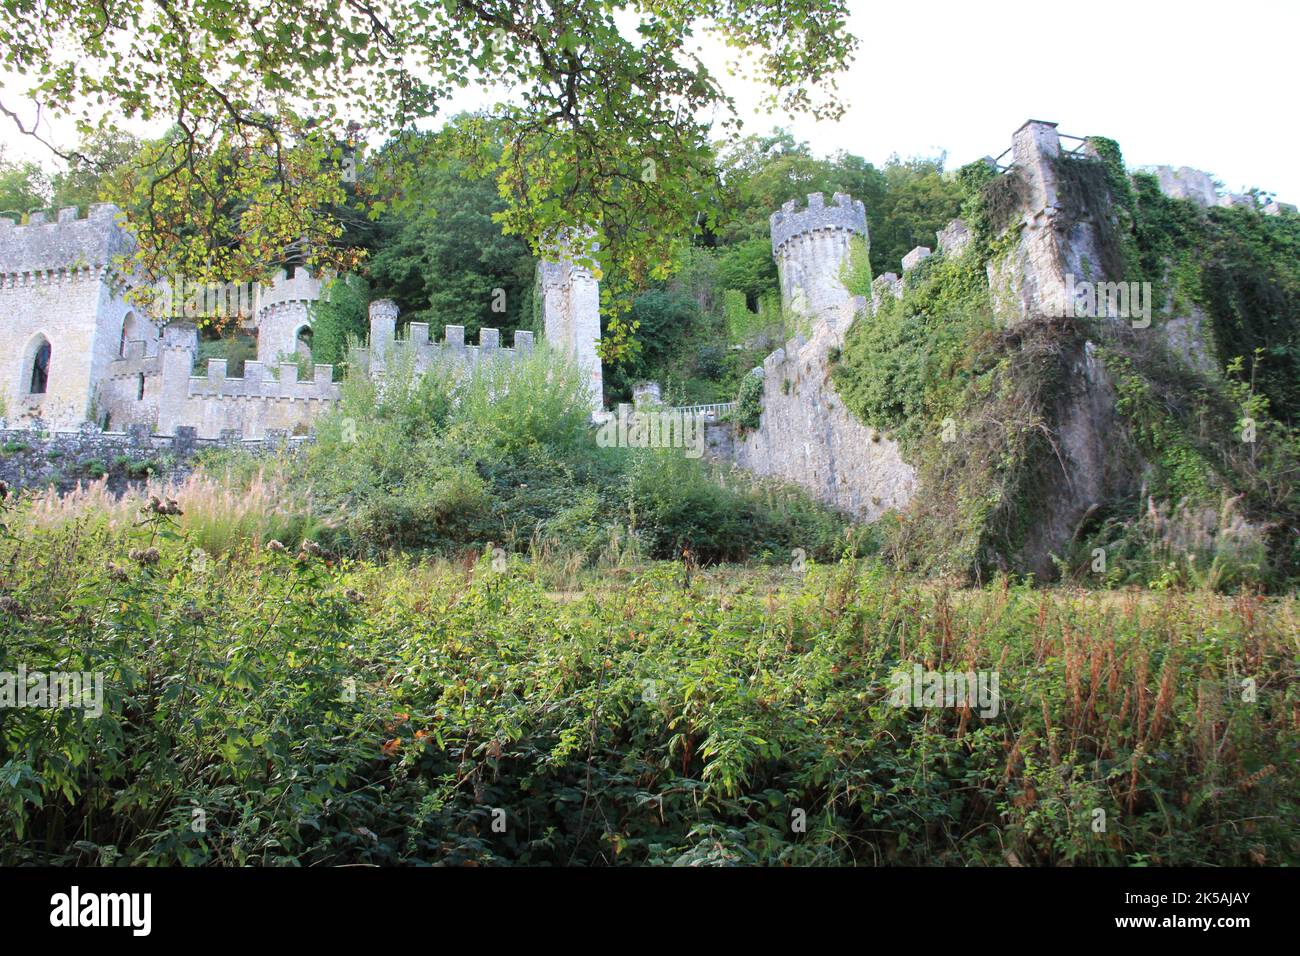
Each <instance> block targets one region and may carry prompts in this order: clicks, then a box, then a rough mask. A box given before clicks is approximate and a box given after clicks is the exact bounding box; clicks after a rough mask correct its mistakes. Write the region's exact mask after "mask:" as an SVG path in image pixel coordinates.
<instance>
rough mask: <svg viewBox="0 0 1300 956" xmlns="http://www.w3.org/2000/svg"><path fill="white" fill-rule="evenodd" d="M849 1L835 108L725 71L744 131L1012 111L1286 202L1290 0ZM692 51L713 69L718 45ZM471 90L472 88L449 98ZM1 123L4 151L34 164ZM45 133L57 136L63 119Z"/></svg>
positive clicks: (916, 147)
mask: <svg viewBox="0 0 1300 956" xmlns="http://www.w3.org/2000/svg"><path fill="white" fill-rule="evenodd" d="M850 5H851V8H852V10H853V13H852V17H851V19H850V23H849V28H850V30H851V31H852V32H853V33H854V34H855V35H857V36H858V37H859V38H860V40H861V49H860V50H859V52H858V57H857V61H856V63H855V65H854V66H853V67H852V69H851V70H850V71H849V72H848V74H847V75H846V76H844V77H841V79H840V90H841V95H842V97H843V99H844V101H845V102H846V103H847V104H848V112H847V113H846V114H845V116H844V117H843V119H841V120H840V121H838V122H836V123H817V122H814V121H812V120H811V119H809V118H806V117H793V118H792V117H784V116H767V115H764V114H761V113H760V112H759V111H758V110H757V109H756V104H757V102H758V98H759V92H758V91H757V90H755V89H753V88H752V87H749V86H748V85H746V84H744V83H741V82H733V83H732V85H731V86H730V87H728V88H729V89H730V90H731V92H732V94H733V95H734V96H735V97H736V98H737V100H738V102H739V104H740V107H741V115H742V116H743V117H745V118H746V122H747V128H748V129H750V130H752V131H755V132H763V131H766V130H768V129H770V128H771V127H772V126H773V125H775V124H778V123H779V124H782V125H789V126H791V127H792V128H793V129H794V131H795V133H796V135H797V136H798V137H799V138H801V139H806V140H808V141H809V142H810V143H811V144H812V145H813V148H814V149H815V150H816V151H817V152H819V153H831V152H834V151H836V150H840V149H843V150H847V151H849V152H853V153H857V154H859V155H861V156H865V157H866V158H867V159H869V160H871V161H872V162H875V163H882V162H884V161H885V160H886V159H887V158H888V157H889V155H890V154H892V153H898V154H900V155H902V156H905V157H906V156H914V155H934V154H936V153H938V152H939V151H941V150H943V151H946V152H947V154H948V159H949V166H950V167H955V166H959V165H961V164H963V163H966V162H969V161H970V160H972V159H977V158H978V157H980V156H984V155H990V154H991V155H997V154H998V153H1001V152H1002V151H1003V150H1004V149H1006V148H1007V146H1009V145H1010V143H1011V134H1012V132H1013V131H1014V130H1015V129H1016V128H1017V127H1018V126H1019V125H1020V124H1021V123H1022V122H1024V121H1025V120H1026V119H1030V118H1034V119H1044V120H1053V121H1055V122H1057V123H1059V124H1060V129H1061V131H1062V132H1065V133H1072V134H1075V135H1080V136H1083V135H1089V134H1099V135H1105V136H1110V137H1111V138H1112V139H1115V140H1117V141H1118V142H1119V144H1120V146H1121V148H1122V149H1123V151H1124V157H1125V160H1126V161H1127V162H1128V164H1129V165H1130V166H1145V165H1154V164H1160V163H1169V164H1172V165H1176V166H1192V167H1195V168H1199V169H1204V170H1207V171H1209V172H1210V173H1212V174H1213V175H1214V176H1216V177H1217V178H1218V179H1220V180H1221V181H1222V182H1223V183H1224V184H1225V186H1226V187H1227V188H1228V189H1230V190H1232V191H1240V190H1243V189H1245V188H1248V187H1250V186H1259V187H1260V188H1262V189H1266V190H1270V191H1273V192H1275V193H1277V195H1278V197H1279V198H1280V199H1282V200H1283V201H1290V202H1300V162H1297V157H1300V125H1297V123H1296V121H1295V119H1294V109H1293V108H1292V107H1293V103H1294V98H1295V93H1296V91H1297V87H1298V86H1300V84H1297V81H1296V78H1295V70H1296V57H1297V54H1296V53H1295V52H1294V46H1295V42H1296V40H1297V37H1298V36H1300V2H1297V0H1233V2H1230V3H1224V2H1216V3H1209V2H1204V0H1183V2H1171V0H1090V2H1085V3H1078V4H1069V5H1065V4H1055V3H1051V2H1041V0H1039V2H1034V0H1000V2H998V3H991V4H984V3H973V2H971V0H927V2H925V3H909V2H906V0H903V2H899V0H894V2H891V3H882V2H876V0H850ZM707 49H708V51H709V52H708V54H707V55H706V60H707V61H709V62H710V65H712V66H714V67H719V68H720V67H721V66H722V57H721V55H720V54H719V53H717V49H718V48H717V47H716V46H714V45H712V44H710V45H709V46H708V48H707ZM10 92H11V94H12V90H10ZM9 99H12V96H11V97H9ZM483 101H484V94H483V92H482V91H476V92H469V93H467V94H466V96H465V97H464V98H463V101H462V100H461V98H458V102H457V103H455V104H449V105H451V106H454V107H457V108H467V107H472V106H476V105H482V103H483ZM3 123H4V124H5V125H0V143H3V144H4V145H5V146H6V147H7V149H6V152H7V153H8V154H9V155H10V156H11V157H14V156H27V157H33V158H39V159H42V160H43V161H46V162H48V155H47V154H44V153H43V151H42V150H41V148H40V147H39V146H38V145H36V144H33V143H31V142H30V141H24V138H23V137H21V136H20V135H18V134H17V133H16V132H15V131H14V130H13V127H12V125H11V124H9V121H8V120H7V118H6V119H4V120H3ZM54 133H55V136H56V138H58V139H60V140H62V141H64V142H66V139H67V136H66V128H64V129H61V128H56V129H55V130H54ZM60 134H62V135H60Z"/></svg>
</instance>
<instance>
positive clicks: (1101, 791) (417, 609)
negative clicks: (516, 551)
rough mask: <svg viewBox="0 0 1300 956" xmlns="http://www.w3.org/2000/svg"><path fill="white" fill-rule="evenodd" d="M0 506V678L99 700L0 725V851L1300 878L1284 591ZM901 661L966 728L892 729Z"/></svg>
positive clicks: (209, 859) (1299, 732)
mask: <svg viewBox="0 0 1300 956" xmlns="http://www.w3.org/2000/svg"><path fill="white" fill-rule="evenodd" d="M162 510H163V511H165V510H166V507H165V505H164V506H163V508H162ZM21 517H22V516H21V515H15V514H13V513H12V512H10V513H9V515H8V525H9V533H8V535H7V537H6V539H5V540H4V541H3V542H0V557H2V558H3V565H2V566H3V572H2V574H3V579H2V580H0V591H2V592H3V593H2V596H0V672H14V671H16V670H17V669H18V667H19V666H20V665H21V666H23V667H25V668H26V671H27V672H28V673H31V672H35V671H42V672H51V671H58V672H89V673H97V674H100V675H102V679H103V714H102V716H99V717H97V718H92V717H89V716H88V715H87V714H86V713H84V712H83V711H81V710H78V709H73V708H65V709H50V708H36V707H23V706H16V707H9V708H5V709H3V710H0V862H3V863H8V864H13V863H23V862H41V863H83V864H94V863H117V864H150V863H184V864H265V865H304V866H308V865H322V864H340V863H377V864H392V863H409V864H420V863H443V864H508V863H521V864H567V863H579V864H595V865H608V864H654V865H668V864H726V863H762V864H782V865H783V864H810V863H820V864H854V863H856V864H924V865H961V864H995V865H1003V864H1011V865H1022V864H1023V865H1038V864H1058V865H1066V864H1074V865H1083V864H1107V865H1111V864H1113V865H1124V864H1151V865H1165V864H1246V865H1250V864H1256V865H1259V864H1263V865H1273V864H1279V863H1286V862H1291V863H1294V862H1296V861H1297V860H1300V815H1298V814H1297V809H1298V808H1297V802H1298V801H1297V779H1298V778H1297V771H1298V767H1297V744H1300V680H1298V675H1297V664H1296V662H1297V658H1298V657H1300V654H1298V653H1297V652H1298V651H1300V647H1298V643H1300V638H1298V637H1297V635H1298V634H1300V627H1298V623H1300V600H1297V599H1296V598H1295V597H1282V598H1274V597H1268V598H1266V597H1260V596H1256V595H1253V594H1251V593H1242V594H1239V595H1235V596H1223V595H1217V594H1212V593H1200V592H1185V591H1179V590H1176V589H1171V590H1168V591H1164V592H1159V593H1152V592H1141V591H1133V592H1082V591H1073V590H1066V589H1030V588H1026V587H1022V586H1018V585H1011V584H1009V583H1007V582H1005V581H999V582H995V583H994V584H992V585H991V586H989V587H987V588H984V589H981V590H962V589H950V588H946V587H944V586H942V585H940V584H936V583H935V582H933V581H924V580H920V579H916V578H911V577H907V576H903V575H900V574H897V573H895V572H892V571H889V570H886V569H885V568H884V567H883V566H881V565H879V564H877V563H875V562H874V561H869V560H854V561H844V562H841V563H838V564H828V565H824V566H818V565H816V564H813V563H809V565H808V566H807V567H806V568H805V569H803V570H802V571H796V570H793V569H790V568H786V567H771V566H722V567H719V568H714V569H706V570H702V571H701V570H697V569H692V568H688V567H685V566H683V565H682V564H674V563H669V562H636V563H632V564H629V565H627V566H612V567H606V568H603V569H596V570H580V569H579V568H578V567H577V566H576V565H574V564H569V565H565V564H563V563H561V562H557V561H542V562H530V561H526V560H524V559H522V558H520V557H519V556H511V557H509V558H505V557H504V556H503V555H502V554H500V553H498V554H496V555H493V554H492V553H491V552H488V553H487V554H485V555H483V556H482V557H479V556H478V555H477V554H469V555H467V556H466V557H465V558H464V559H463V560H461V561H454V560H431V559H430V560H423V561H417V560H414V559H407V558H400V557H394V558H392V559H390V560H386V561H374V562H368V563H357V562H351V561H346V560H335V559H333V558H332V557H330V556H329V555H327V554H323V553H312V552H313V551H316V550H317V549H315V548H314V547H313V548H309V549H308V550H307V551H299V550H298V549H297V547H295V546H290V547H288V548H283V547H282V546H280V545H278V543H274V542H270V541H257V540H255V539H250V540H248V541H246V542H245V543H242V544H241V543H238V542H227V544H228V547H227V548H226V549H225V550H222V551H218V552H217V553H210V552H209V551H207V550H203V549H200V548H197V547H195V544H194V540H193V538H192V537H191V532H190V531H181V530H180V528H179V525H178V523H177V519H176V518H175V517H173V516H171V515H167V514H162V513H158V511H157V510H155V511H152V512H147V513H145V514H143V515H142V516H139V520H137V521H119V522H116V523H110V522H106V521H103V520H97V521H91V520H71V521H67V522H54V523H47V524H44V525H42V524H39V523H32V522H30V521H27V522H24V521H23V520H20V519H21ZM914 665H920V666H921V668H922V669H923V670H924V671H926V672H931V671H933V672H940V673H953V672H963V673H964V672H970V671H973V672H977V673H979V674H984V675H988V674H995V675H996V676H997V680H998V706H997V707H996V715H988V712H987V710H981V709H980V708H979V707H978V706H971V705H970V703H971V702H970V701H966V702H962V701H956V702H954V705H952V706H946V705H944V702H943V701H942V700H940V701H937V702H936V701H933V700H930V701H925V700H919V699H918V700H916V701H912V702H910V703H904V704H903V705H902V706H899V705H898V704H899V701H897V700H896V699H894V686H895V675H896V674H897V673H899V672H906V673H910V672H911V669H912V668H913V667H914ZM926 703H929V704H935V703H938V704H939V706H912V705H910V704H926Z"/></svg>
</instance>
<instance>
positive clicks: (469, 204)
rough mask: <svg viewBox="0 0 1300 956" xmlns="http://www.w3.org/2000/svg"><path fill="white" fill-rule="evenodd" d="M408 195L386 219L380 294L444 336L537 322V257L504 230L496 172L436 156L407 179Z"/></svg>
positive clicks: (376, 269) (380, 245)
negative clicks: (451, 330) (458, 329)
mask: <svg viewBox="0 0 1300 956" xmlns="http://www.w3.org/2000/svg"><path fill="white" fill-rule="evenodd" d="M405 193H406V200H405V201H404V202H403V203H401V204H400V205H399V207H398V210H397V211H396V212H392V213H389V214H387V215H385V216H384V218H382V219H381V220H380V222H379V234H378V236H377V237H376V238H375V240H374V242H375V246H376V251H375V253H374V254H373V255H372V256H371V258H370V261H369V263H368V266H367V270H366V272H367V275H368V277H369V279H370V281H371V283H372V285H373V295H374V297H375V298H391V299H393V300H395V301H396V302H397V304H398V307H399V308H400V309H401V312H402V317H403V319H404V320H406V321H410V322H428V323H429V328H430V333H431V334H432V335H434V336H435V337H436V339H437V340H441V338H442V335H443V332H444V329H445V328H446V326H448V325H462V326H464V327H465V334H466V335H467V336H468V337H469V340H470V341H473V340H476V339H477V337H478V332H479V330H480V329H482V328H495V329H500V330H502V331H503V332H507V331H513V330H515V329H520V328H523V329H528V328H532V297H533V286H534V279H535V273H536V260H535V259H534V258H533V255H532V253H531V251H530V250H529V247H528V243H526V242H524V241H523V240H522V239H520V238H518V237H516V236H507V235H505V234H503V232H502V230H501V225H500V223H499V222H498V219H499V218H500V215H501V213H502V212H503V210H504V209H505V208H506V202H505V200H504V199H502V198H501V196H500V195H499V194H498V192H497V189H496V185H495V184H494V183H493V182H492V180H491V179H489V178H484V177H483V176H476V175H474V174H472V173H471V172H470V171H469V170H468V169H467V168H466V167H465V165H464V164H463V163H458V162H454V161H443V162H433V163H430V164H429V165H428V166H426V167H424V168H422V169H421V170H420V171H419V172H418V174H417V175H416V178H415V179H414V181H412V182H410V183H407V184H406V185H405Z"/></svg>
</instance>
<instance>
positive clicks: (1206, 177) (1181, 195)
mask: <svg viewBox="0 0 1300 956" xmlns="http://www.w3.org/2000/svg"><path fill="white" fill-rule="evenodd" d="M1153 172H1154V173H1155V176H1156V179H1157V180H1158V181H1159V182H1160V191H1161V192H1162V193H1164V194H1165V195H1166V196H1171V197H1173V198H1174V199H1190V200H1191V201H1192V202H1194V203H1196V205H1198V206H1217V205H1218V204H1219V187H1218V185H1217V184H1216V183H1215V181H1214V177H1213V176H1211V175H1210V174H1209V173H1207V172H1205V171H1204V170H1200V169H1192V168H1191V167H1190V166H1182V167H1179V168H1178V169H1174V168H1173V167H1172V166H1157V167H1156V168H1155V169H1154V170H1153Z"/></svg>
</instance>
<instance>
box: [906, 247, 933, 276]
mask: <svg viewBox="0 0 1300 956" xmlns="http://www.w3.org/2000/svg"><path fill="white" fill-rule="evenodd" d="M929 258H930V247H929V246H917V247H916V248H915V249H913V250H912V251H911V252H909V253H908V254H907V255H905V256H903V274H904V275H906V274H907V273H909V272H911V271H912V270H913V269H915V268H916V267H917V266H919V265H920V264H921V263H922V262H924V261H925V260H926V259H929Z"/></svg>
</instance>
